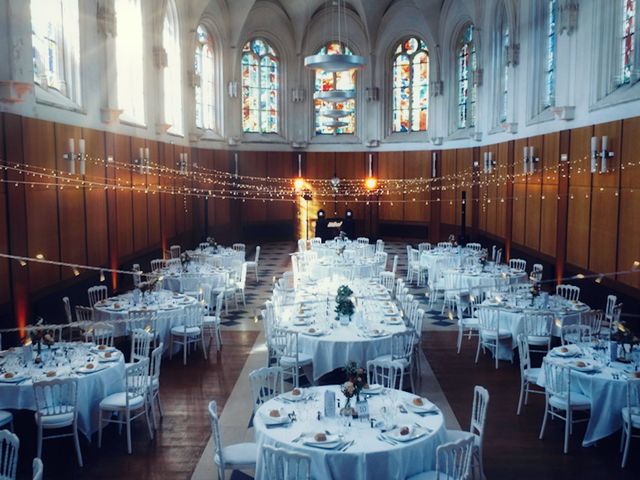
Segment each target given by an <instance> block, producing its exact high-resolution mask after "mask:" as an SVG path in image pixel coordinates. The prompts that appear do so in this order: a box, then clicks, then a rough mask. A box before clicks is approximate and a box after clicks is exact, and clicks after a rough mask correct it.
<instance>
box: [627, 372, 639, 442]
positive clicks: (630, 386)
mask: <svg viewBox="0 0 640 480" xmlns="http://www.w3.org/2000/svg"><path fill="white" fill-rule="evenodd" d="M626 397H627V398H626V400H627V412H629V416H628V417H627V418H628V421H631V412H637V411H638V407H639V406H640V378H634V377H631V376H630V377H628V378H627V388H626ZM637 415H638V413H635V414H634V415H633V416H634V417H637ZM629 430H631V429H629Z"/></svg>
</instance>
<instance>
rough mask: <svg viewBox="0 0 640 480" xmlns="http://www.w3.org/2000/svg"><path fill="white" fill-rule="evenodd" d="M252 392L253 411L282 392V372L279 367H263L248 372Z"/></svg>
mask: <svg viewBox="0 0 640 480" xmlns="http://www.w3.org/2000/svg"><path fill="white" fill-rule="evenodd" d="M249 384H250V385H251V393H252V394H253V412H254V413H255V412H257V411H258V408H259V407H260V405H262V404H263V403H265V402H266V401H268V400H271V399H272V398H274V397H277V396H278V395H280V394H281V393H284V373H283V370H282V368H281V367H263V368H258V369H257V370H254V371H252V372H251V373H249Z"/></svg>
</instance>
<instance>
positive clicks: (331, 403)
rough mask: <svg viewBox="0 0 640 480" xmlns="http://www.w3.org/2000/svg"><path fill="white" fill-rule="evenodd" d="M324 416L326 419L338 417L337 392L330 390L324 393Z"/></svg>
mask: <svg viewBox="0 0 640 480" xmlns="http://www.w3.org/2000/svg"><path fill="white" fill-rule="evenodd" d="M324 416H325V418H331V417H335V416H336V392H332V391H330V390H327V391H326V392H324Z"/></svg>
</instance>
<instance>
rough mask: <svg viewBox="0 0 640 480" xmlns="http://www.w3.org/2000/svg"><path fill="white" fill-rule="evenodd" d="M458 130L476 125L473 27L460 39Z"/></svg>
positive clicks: (457, 53) (458, 54)
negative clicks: (473, 77)
mask: <svg viewBox="0 0 640 480" xmlns="http://www.w3.org/2000/svg"><path fill="white" fill-rule="evenodd" d="M456 57H457V62H458V128H471V127H473V126H475V123H476V97H477V92H476V87H475V86H474V85H473V79H472V78H471V77H472V74H473V72H474V71H475V70H476V68H477V60H476V46H475V43H474V41H473V25H469V26H468V27H466V28H465V29H464V30H463V31H462V33H461V34H460V38H459V39H458V47H457V49H456Z"/></svg>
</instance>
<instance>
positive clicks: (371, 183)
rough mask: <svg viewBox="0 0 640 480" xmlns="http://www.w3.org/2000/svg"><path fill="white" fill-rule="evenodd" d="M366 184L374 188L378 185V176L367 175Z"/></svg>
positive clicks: (371, 188)
mask: <svg viewBox="0 0 640 480" xmlns="http://www.w3.org/2000/svg"><path fill="white" fill-rule="evenodd" d="M364 186H365V187H367V189H368V190H374V189H375V188H376V187H377V186H378V179H377V178H376V177H367V179H366V180H365V181H364Z"/></svg>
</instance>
